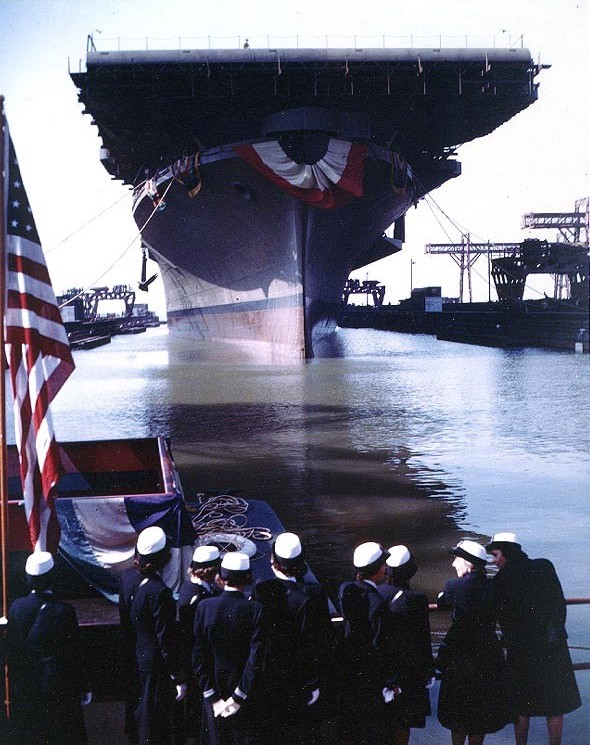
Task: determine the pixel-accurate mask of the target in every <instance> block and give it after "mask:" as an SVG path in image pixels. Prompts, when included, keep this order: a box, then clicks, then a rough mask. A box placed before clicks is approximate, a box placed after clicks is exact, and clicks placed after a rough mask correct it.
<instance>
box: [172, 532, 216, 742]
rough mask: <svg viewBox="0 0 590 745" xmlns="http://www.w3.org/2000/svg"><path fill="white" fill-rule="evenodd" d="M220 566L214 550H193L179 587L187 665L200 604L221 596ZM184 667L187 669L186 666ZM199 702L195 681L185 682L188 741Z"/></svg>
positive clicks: (198, 721)
mask: <svg viewBox="0 0 590 745" xmlns="http://www.w3.org/2000/svg"><path fill="white" fill-rule="evenodd" d="M220 564H221V555H220V553H219V549H218V548H217V546H197V548H195V550H194V553H193V558H192V561H191V564H190V566H189V568H188V579H187V580H186V581H185V582H183V583H182V586H181V588H180V592H179V595H178V602H177V613H178V616H177V619H178V624H179V629H180V636H181V643H182V646H183V659H185V660H187V661H189V660H190V658H191V654H192V649H193V643H194V638H193V630H194V625H195V613H196V610H197V607H198V605H199V603H200V602H201V600H204V599H205V598H211V597H213V596H214V595H219V594H220V593H221V587H220V586H219V585H218V584H217V582H216V577H217V574H218V572H219V567H220ZM187 667H188V665H187ZM202 709H203V698H202V696H201V691H200V688H199V686H198V685H197V683H196V681H195V680H194V679H193V678H191V679H189V681H188V694H187V698H186V710H185V731H186V734H187V736H188V737H192V736H193V735H194V733H196V732H200V730H201V712H202Z"/></svg>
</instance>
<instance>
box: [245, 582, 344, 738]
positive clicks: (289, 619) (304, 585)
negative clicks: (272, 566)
mask: <svg viewBox="0 0 590 745" xmlns="http://www.w3.org/2000/svg"><path fill="white" fill-rule="evenodd" d="M252 598H253V599H255V600H258V601H259V602H260V603H261V604H262V606H263V614H262V621H263V627H264V635H265V652H264V661H263V676H262V678H263V680H262V685H261V689H260V697H259V698H260V700H259V702H258V707H259V709H260V711H261V716H263V717H264V718H265V720H266V730H267V731H268V733H269V735H272V737H273V738H274V740H272V739H271V740H269V741H273V742H277V743H281V745H290V743H301V742H305V743H308V744H309V745H311V744H312V743H313V742H315V741H316V735H317V734H318V733H319V724H318V721H317V720H318V718H319V715H320V710H321V708H322V707H323V706H324V701H325V699H326V697H327V691H326V686H325V685H324V683H325V682H326V677H325V674H326V671H327V667H328V663H329V660H330V655H329V652H330V633H331V628H330V627H331V622H330V615H329V609H328V599H327V596H326V595H325V593H324V591H323V590H322V588H321V587H320V585H318V584H312V583H308V582H302V581H298V582H295V581H290V580H284V579H279V578H274V579H270V580H264V581H262V582H259V583H257V584H256V585H255V587H254V589H253V591H252ZM320 679H321V682H320ZM317 688H321V691H320V699H318V702H317V703H316V704H314V705H313V706H311V707H310V706H308V703H307V702H308V701H309V699H310V696H311V694H312V692H313V691H314V690H315V689H317ZM278 702H279V705H277V703H278Z"/></svg>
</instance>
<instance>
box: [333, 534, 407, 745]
mask: <svg viewBox="0 0 590 745" xmlns="http://www.w3.org/2000/svg"><path fill="white" fill-rule="evenodd" d="M387 557H388V553H387V551H385V550H384V549H383V548H382V547H381V546H380V545H379V544H378V543H375V542H372V541H370V542H368V543H362V544H361V545H360V546H357V547H356V548H355V550H354V555H353V565H354V573H355V579H354V581H353V582H345V583H344V584H342V585H341V586H340V591H339V599H340V609H341V612H342V616H343V618H344V622H345V632H344V633H345V638H344V640H343V642H342V643H341V645H340V647H339V650H338V653H337V663H338V666H339V667H338V669H337V673H336V674H337V675H338V676H339V677H340V679H341V684H342V694H341V705H342V712H343V722H342V724H343V727H344V732H343V736H344V737H343V739H344V740H345V741H346V742H347V743H355V745H356V744H358V745H361V744H362V743H371V745H381V743H386V742H389V738H390V733H389V732H388V731H387V722H388V719H389V717H388V715H387V706H388V705H389V704H391V703H392V702H393V701H394V700H395V697H396V696H398V695H399V694H400V693H401V689H400V688H399V686H398V668H399V657H400V654H401V650H400V649H399V647H398V645H397V638H396V633H395V631H396V627H395V624H394V621H393V616H392V614H390V613H389V612H388V610H387V605H386V603H385V601H384V600H383V598H382V597H381V595H380V594H379V591H378V589H377V587H378V585H380V584H381V583H382V582H383V581H384V578H385V560H386V559H387Z"/></svg>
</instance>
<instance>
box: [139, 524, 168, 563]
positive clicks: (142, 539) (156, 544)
mask: <svg viewBox="0 0 590 745" xmlns="http://www.w3.org/2000/svg"><path fill="white" fill-rule="evenodd" d="M165 546H166V534H165V533H164V531H163V530H162V528H160V527H159V526H157V525H152V526H151V527H149V528H145V529H144V530H142V531H141V533H140V534H139V536H138V538H137V553H138V554H141V555H142V556H151V555H152V554H157V553H158V551H161V550H162V549H163V548H164V547H165Z"/></svg>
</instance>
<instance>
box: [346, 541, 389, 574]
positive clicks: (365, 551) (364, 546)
mask: <svg viewBox="0 0 590 745" xmlns="http://www.w3.org/2000/svg"><path fill="white" fill-rule="evenodd" d="M384 556H386V553H385V551H383V549H382V548H381V546H380V545H379V544H378V543H375V542H374V541H369V542H368V543H361V545H360V546H357V547H356V548H355V549H354V555H353V558H352V563H353V564H354V566H355V567H356V568H357V569H363V568H364V567H368V566H369V565H370V564H374V563H375V562H376V561H378V560H379V559H381V558H382V557H384Z"/></svg>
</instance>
